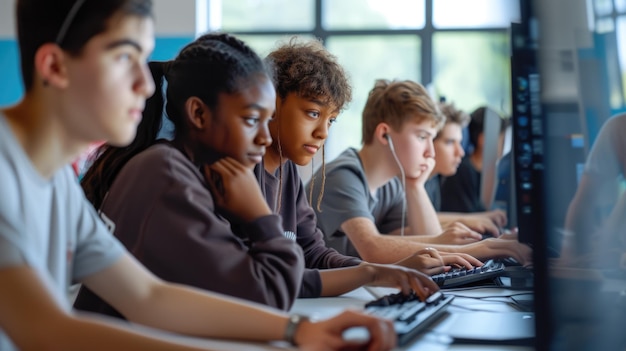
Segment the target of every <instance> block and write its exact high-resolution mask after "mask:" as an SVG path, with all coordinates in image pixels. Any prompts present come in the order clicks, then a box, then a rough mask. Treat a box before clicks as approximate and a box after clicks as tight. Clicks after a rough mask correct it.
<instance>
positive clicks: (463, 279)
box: [431, 260, 506, 288]
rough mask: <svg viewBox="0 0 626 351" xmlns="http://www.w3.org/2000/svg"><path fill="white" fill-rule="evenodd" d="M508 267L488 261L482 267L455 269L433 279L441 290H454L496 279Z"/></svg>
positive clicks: (501, 263)
mask: <svg viewBox="0 0 626 351" xmlns="http://www.w3.org/2000/svg"><path fill="white" fill-rule="evenodd" d="M505 268H506V265H505V264H504V263H503V262H501V261H497V260H488V261H486V262H485V264H483V266H482V267H475V268H472V269H467V268H453V269H452V270H450V271H448V272H445V273H440V274H435V275H433V276H431V278H432V279H433V280H434V281H435V283H437V285H439V287H441V288H454V287H458V286H462V285H466V284H469V283H474V282H477V281H481V280H485V279H491V278H496V277H499V276H501V275H503V274H504V271H505V270H504V269H505Z"/></svg>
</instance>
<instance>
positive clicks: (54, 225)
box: [0, 114, 125, 351]
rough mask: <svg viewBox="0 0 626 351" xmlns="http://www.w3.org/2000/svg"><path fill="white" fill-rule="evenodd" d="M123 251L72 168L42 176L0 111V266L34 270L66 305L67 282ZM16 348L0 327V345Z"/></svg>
mask: <svg viewBox="0 0 626 351" xmlns="http://www.w3.org/2000/svg"><path fill="white" fill-rule="evenodd" d="M123 252H125V249H124V247H123V246H122V245H121V244H119V243H118V242H117V240H116V239H114V237H113V236H112V235H110V234H109V232H108V230H107V228H106V227H105V226H104V224H103V223H102V222H101V221H100V219H99V218H98V216H97V214H96V212H95V211H94V209H93V207H92V206H91V205H90V204H89V203H88V202H87V200H86V199H85V196H84V194H83V191H82V189H81V188H80V186H79V185H78V182H77V179H76V176H75V175H74V174H73V172H72V169H71V168H70V167H69V166H67V167H64V168H63V169H60V170H59V171H57V172H56V173H55V174H54V176H53V177H52V178H50V179H45V178H43V177H42V176H41V175H40V174H39V173H38V172H37V170H36V169H35V167H34V166H33V164H32V163H31V161H30V159H29V158H28V156H27V155H26V153H25V152H24V150H23V149H22V147H21V145H20V144H19V143H18V142H17V139H16V138H15V136H14V135H13V133H12V131H11V129H10V127H9V125H8V123H7V121H6V118H5V116H4V115H2V114H0V268H6V267H15V266H24V265H26V266H30V267H32V268H33V269H35V270H37V271H38V272H39V273H40V275H41V277H42V279H44V280H45V281H46V284H47V285H48V286H49V287H50V290H51V293H52V294H54V295H55V296H56V298H57V300H58V301H62V303H63V308H66V309H67V310H68V311H69V310H70V309H71V304H70V301H68V299H67V296H68V289H69V287H70V285H71V284H72V283H74V282H77V281H79V280H80V279H81V278H84V277H86V276H89V275H91V274H93V273H96V272H98V271H100V270H102V269H104V268H106V267H108V266H110V265H111V264H112V263H113V262H115V261H116V260H117V259H118V258H120V257H121V255H122V253H123ZM0 284H1V283H0ZM14 349H16V348H15V346H14V345H13V344H12V343H11V341H10V340H9V339H8V337H7V336H6V335H5V334H4V333H3V332H2V330H0V350H3V351H5V350H14Z"/></svg>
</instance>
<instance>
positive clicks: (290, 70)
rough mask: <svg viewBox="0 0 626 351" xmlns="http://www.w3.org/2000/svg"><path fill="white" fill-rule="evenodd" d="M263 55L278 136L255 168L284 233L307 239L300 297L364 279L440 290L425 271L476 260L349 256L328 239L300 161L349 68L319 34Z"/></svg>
mask: <svg viewBox="0 0 626 351" xmlns="http://www.w3.org/2000/svg"><path fill="white" fill-rule="evenodd" d="M281 44H282V45H280V46H279V47H277V48H276V49H275V50H274V51H272V52H271V53H270V54H269V55H268V57H267V58H266V60H267V61H269V65H270V66H271V67H273V68H274V71H275V77H276V82H275V85H276V112H275V114H274V118H273V120H272V122H271V123H270V125H269V127H270V133H271V136H272V140H273V143H272V145H271V146H270V147H268V149H267V152H266V154H265V157H264V158H263V162H262V163H260V164H259V165H257V166H256V167H255V174H256V176H257V178H258V180H259V183H260V185H261V188H262V189H263V192H264V195H265V198H266V200H267V202H268V204H269V205H270V208H272V210H273V211H274V212H276V213H277V214H280V217H281V218H282V220H283V227H284V230H285V236H287V237H290V238H293V240H295V242H297V243H298V245H299V246H300V247H302V249H303V251H304V256H305V262H306V268H307V269H306V270H305V272H304V278H303V285H302V289H301V291H300V296H301V297H319V296H336V295H339V294H342V293H345V292H347V291H350V290H353V289H355V288H357V287H360V286H362V285H377V286H391V287H399V288H401V289H402V290H403V291H404V292H405V293H408V292H409V291H410V290H415V289H417V292H418V293H419V294H421V292H420V291H421V288H420V286H421V285H423V286H425V287H427V288H428V291H429V293H431V292H434V291H436V290H438V288H437V286H436V285H435V284H434V283H433V282H432V280H431V279H430V278H428V277H427V276H426V275H424V274H422V273H420V272H418V271H416V270H412V269H408V268H405V267H400V266H398V265H403V266H407V267H413V268H417V269H420V270H421V271H423V272H426V273H429V274H435V273H439V272H441V271H442V270H443V269H444V266H443V264H442V262H444V263H445V264H447V265H451V264H459V265H465V266H469V267H471V266H473V265H479V264H480V262H479V261H477V260H475V259H473V258H471V257H468V256H463V255H443V257H442V255H440V254H439V253H438V252H437V251H436V250H425V249H423V250H420V251H419V252H417V253H416V254H415V255H411V257H408V258H406V259H404V260H402V261H401V262H396V263H398V265H380V264H373V263H368V262H363V261H361V260H360V259H358V258H356V257H352V256H345V255H343V254H340V253H338V252H337V251H336V250H334V249H331V248H328V247H326V245H325V242H324V234H323V233H322V232H321V231H320V230H319V228H318V227H317V222H316V217H315V212H314V211H313V209H312V208H311V206H310V204H309V202H308V200H307V193H306V191H305V189H304V186H303V184H302V180H301V178H300V176H299V174H298V170H297V168H296V165H301V166H305V165H308V164H310V163H311V162H312V159H313V156H314V155H315V154H316V153H317V152H318V151H319V150H320V149H321V150H322V153H323V150H324V141H325V140H326V138H327V136H328V131H329V128H330V125H331V124H332V123H333V122H334V121H335V119H336V118H337V117H338V115H339V114H340V112H341V110H342V109H343V107H344V106H345V105H346V103H348V101H349V100H350V99H351V87H350V84H349V82H348V79H347V76H346V73H345V72H344V70H343V68H342V67H341V65H339V63H337V60H336V58H335V57H334V56H333V55H332V54H331V53H329V52H328V51H327V50H326V49H325V48H324V47H323V45H322V44H321V43H320V42H319V41H318V40H303V39H300V38H298V37H293V38H291V39H290V40H289V41H288V42H284V43H281Z"/></svg>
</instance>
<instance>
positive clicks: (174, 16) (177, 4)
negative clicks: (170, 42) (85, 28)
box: [0, 0, 196, 39]
mask: <svg viewBox="0 0 626 351" xmlns="http://www.w3.org/2000/svg"><path fill="white" fill-rule="evenodd" d="M48 1H55V0H48ZM98 1H102V0H98ZM153 1H154V13H155V19H156V28H155V29H156V35H157V36H165V37H168V36H189V35H191V36H193V35H194V34H195V30H196V26H195V24H196V0H153ZM14 13H15V0H0V38H4V39H7V38H15V19H14Z"/></svg>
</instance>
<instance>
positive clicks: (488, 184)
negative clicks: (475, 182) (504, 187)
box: [480, 107, 504, 209]
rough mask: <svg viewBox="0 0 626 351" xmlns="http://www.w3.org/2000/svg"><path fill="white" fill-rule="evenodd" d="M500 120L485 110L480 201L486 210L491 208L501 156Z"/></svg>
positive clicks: (491, 111)
mask: <svg viewBox="0 0 626 351" xmlns="http://www.w3.org/2000/svg"><path fill="white" fill-rule="evenodd" d="M501 126H502V118H501V117H500V115H499V114H498V113H497V112H496V111H494V110H493V109H492V108H490V107H487V108H486V109H485V115H484V119H483V155H482V156H483V158H482V170H481V172H480V174H481V177H480V200H481V201H482V203H483V204H484V205H485V208H486V209H491V208H493V205H494V197H495V194H496V185H497V179H498V172H497V164H498V160H499V158H500V157H501V156H502V155H501V153H502V145H501V142H500V139H501V137H502V138H504V134H503V133H500V129H501Z"/></svg>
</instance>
